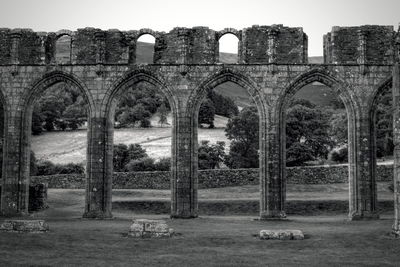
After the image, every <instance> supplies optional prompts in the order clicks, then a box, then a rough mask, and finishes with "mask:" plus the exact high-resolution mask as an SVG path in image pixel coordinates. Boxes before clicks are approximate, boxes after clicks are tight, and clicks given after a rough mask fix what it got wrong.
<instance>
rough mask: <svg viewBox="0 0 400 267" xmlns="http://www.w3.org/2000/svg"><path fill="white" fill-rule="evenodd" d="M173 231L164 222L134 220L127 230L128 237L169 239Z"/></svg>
mask: <svg viewBox="0 0 400 267" xmlns="http://www.w3.org/2000/svg"><path fill="white" fill-rule="evenodd" d="M173 234H174V230H173V229H171V228H169V227H168V225H167V223H166V222H165V221H164V220H148V219H135V220H133V223H132V225H131V226H130V228H129V233H128V236H130V237H141V238H152V237H155V238H162V237H171V236H173Z"/></svg>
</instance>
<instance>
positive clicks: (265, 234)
mask: <svg viewBox="0 0 400 267" xmlns="http://www.w3.org/2000/svg"><path fill="white" fill-rule="evenodd" d="M260 239H263V240H265V239H275V240H303V239H304V234H303V232H302V231H300V230H261V231H260Z"/></svg>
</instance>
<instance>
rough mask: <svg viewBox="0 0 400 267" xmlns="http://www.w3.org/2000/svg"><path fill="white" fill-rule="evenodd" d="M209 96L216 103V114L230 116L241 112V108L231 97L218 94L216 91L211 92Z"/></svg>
mask: <svg viewBox="0 0 400 267" xmlns="http://www.w3.org/2000/svg"><path fill="white" fill-rule="evenodd" d="M208 98H209V99H211V101H212V102H213V104H214V107H215V114H217V115H220V116H224V117H228V118H231V117H232V116H236V115H238V114H239V109H238V107H237V105H236V104H235V102H234V101H233V100H232V99H231V98H229V97H227V96H224V95H221V94H218V93H216V92H215V91H211V92H209V94H208Z"/></svg>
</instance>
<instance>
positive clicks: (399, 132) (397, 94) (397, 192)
mask: <svg viewBox="0 0 400 267" xmlns="http://www.w3.org/2000/svg"><path fill="white" fill-rule="evenodd" d="M392 90H393V107H394V109H393V143H394V152H393V154H394V155H393V156H394V163H393V164H394V165H393V173H394V175H393V183H394V224H393V229H392V231H393V234H394V235H395V236H396V237H400V67H399V62H396V63H395V65H394V67H393V89H392Z"/></svg>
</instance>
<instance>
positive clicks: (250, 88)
mask: <svg viewBox="0 0 400 267" xmlns="http://www.w3.org/2000/svg"><path fill="white" fill-rule="evenodd" d="M225 82H233V83H235V84H237V85H239V86H241V87H242V88H244V89H245V90H246V91H247V92H248V94H249V95H250V97H251V98H252V99H253V101H254V103H255V104H256V107H257V111H258V115H259V181H260V185H261V191H260V213H261V209H262V204H261V203H262V201H263V198H265V193H266V192H265V191H264V189H263V188H264V186H263V185H264V184H265V183H266V181H267V117H268V114H267V106H266V103H265V99H264V97H263V93H262V92H261V90H260V89H259V88H258V86H257V85H256V83H255V82H253V81H252V80H251V79H250V78H248V77H247V76H245V75H243V74H241V73H240V72H236V71H234V70H232V69H230V68H223V69H222V70H220V71H217V72H216V73H214V74H213V75H212V76H210V77H208V78H206V79H205V80H204V81H203V82H201V83H200V85H199V86H198V87H197V88H196V89H195V90H194V91H193V92H192V95H191V96H190V97H189V101H188V106H187V107H186V108H187V111H186V112H187V114H189V116H190V120H191V128H192V138H191V142H192V143H191V147H193V148H194V149H193V151H192V155H191V157H192V158H193V159H195V160H196V159H197V158H198V155H197V153H198V152H197V151H198V149H197V147H198V134H197V129H198V114H199V110H200V106H201V103H202V102H203V100H204V99H205V98H206V96H207V93H208V92H209V91H211V90H213V89H214V88H215V87H217V86H218V85H220V84H223V83H225ZM197 171H198V166H197V165H196V164H195V165H194V166H193V165H192V172H193V173H194V175H193V176H194V183H196V184H195V185H194V187H195V188H197Z"/></svg>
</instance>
